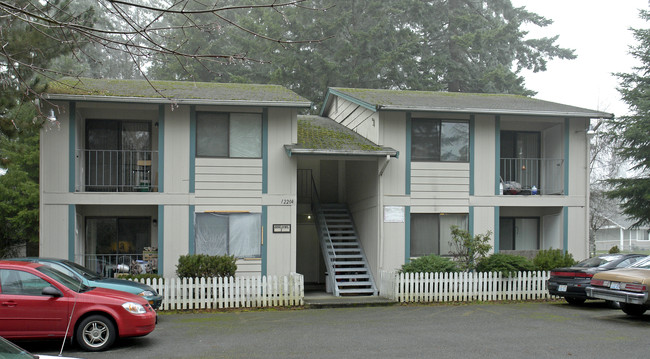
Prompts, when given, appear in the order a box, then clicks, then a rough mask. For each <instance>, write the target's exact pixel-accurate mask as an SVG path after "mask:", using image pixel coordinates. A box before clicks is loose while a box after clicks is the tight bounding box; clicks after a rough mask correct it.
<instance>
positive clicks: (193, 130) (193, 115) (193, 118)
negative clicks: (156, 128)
mask: <svg viewBox="0 0 650 359" xmlns="http://www.w3.org/2000/svg"><path fill="white" fill-rule="evenodd" d="M189 175H190V177H189V178H190V189H189V191H190V193H194V188H195V187H194V185H195V180H196V178H195V175H196V106H194V105H192V106H190V173H189Z"/></svg>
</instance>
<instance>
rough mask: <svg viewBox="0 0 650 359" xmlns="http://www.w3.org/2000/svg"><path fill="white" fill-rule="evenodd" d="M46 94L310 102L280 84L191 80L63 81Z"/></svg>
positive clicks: (298, 104)
mask: <svg viewBox="0 0 650 359" xmlns="http://www.w3.org/2000/svg"><path fill="white" fill-rule="evenodd" d="M45 92H46V94H47V95H48V96H49V97H50V98H53V99H77V98H81V99H83V98H86V99H87V98H96V99H103V100H105V101H107V100H109V99H110V98H114V99H119V100H120V101H129V100H130V101H132V102H138V101H144V100H145V99H148V100H153V101H159V102H190V103H207V104H209V103H214V102H217V103H219V102H223V103H228V104H231V103H242V104H246V103H269V104H273V103H283V104H286V105H287V106H296V107H309V106H310V105H311V103H310V101H309V100H307V99H305V98H303V97H301V96H299V95H298V94H296V93H295V92H293V91H291V90H288V89H286V88H284V87H282V86H279V85H256V84H224V83H211V82H189V81H151V83H149V82H147V81H145V80H110V79H101V80H100V79H90V78H69V77H68V78H63V79H61V80H59V81H54V82H51V83H50V84H49V85H48V88H47V90H46V91H45Z"/></svg>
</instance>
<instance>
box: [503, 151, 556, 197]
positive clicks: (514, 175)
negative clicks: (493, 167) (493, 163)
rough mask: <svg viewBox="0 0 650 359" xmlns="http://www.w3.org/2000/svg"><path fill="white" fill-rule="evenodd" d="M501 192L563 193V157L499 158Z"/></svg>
mask: <svg viewBox="0 0 650 359" xmlns="http://www.w3.org/2000/svg"><path fill="white" fill-rule="evenodd" d="M500 175H501V185H502V187H503V194H527V195H530V194H542V195H562V194H564V159H557V158H501V161H500Z"/></svg>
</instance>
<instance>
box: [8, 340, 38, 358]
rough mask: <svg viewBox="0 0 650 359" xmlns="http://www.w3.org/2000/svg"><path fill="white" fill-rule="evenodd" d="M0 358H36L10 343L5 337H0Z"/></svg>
mask: <svg viewBox="0 0 650 359" xmlns="http://www.w3.org/2000/svg"><path fill="white" fill-rule="evenodd" d="M0 358H7V359H13V358H16V359H18V358H24V359H32V358H37V357H36V356H34V355H32V354H30V353H28V352H26V351H25V350H23V349H21V348H19V347H18V346H16V345H14V344H12V343H11V342H9V341H8V340H6V339H5V338H2V337H0Z"/></svg>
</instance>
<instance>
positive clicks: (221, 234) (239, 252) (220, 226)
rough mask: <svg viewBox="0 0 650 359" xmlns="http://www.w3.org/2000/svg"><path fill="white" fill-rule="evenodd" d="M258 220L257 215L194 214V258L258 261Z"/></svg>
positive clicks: (259, 247)
mask: <svg viewBox="0 0 650 359" xmlns="http://www.w3.org/2000/svg"><path fill="white" fill-rule="evenodd" d="M261 236H262V217H261V215H260V214H259V213H211V212H205V213H196V216H195V223H194V248H195V251H196V253H197V254H207V255H234V256H235V257H237V258H259V257H261V243H262V239H261Z"/></svg>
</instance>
